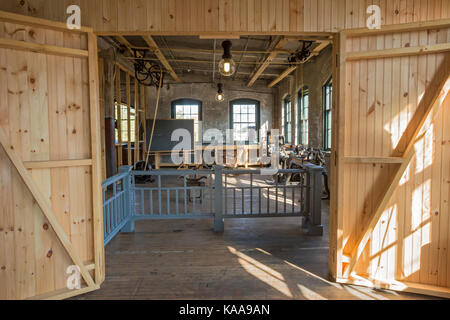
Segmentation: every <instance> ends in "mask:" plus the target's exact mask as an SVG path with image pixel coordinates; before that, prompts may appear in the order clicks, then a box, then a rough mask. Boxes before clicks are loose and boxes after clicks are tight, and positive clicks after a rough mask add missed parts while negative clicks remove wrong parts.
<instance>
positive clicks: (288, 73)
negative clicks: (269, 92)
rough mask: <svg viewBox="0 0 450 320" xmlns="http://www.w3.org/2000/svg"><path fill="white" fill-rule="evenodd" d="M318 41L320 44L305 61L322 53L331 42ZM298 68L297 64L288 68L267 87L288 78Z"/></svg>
mask: <svg viewBox="0 0 450 320" xmlns="http://www.w3.org/2000/svg"><path fill="white" fill-rule="evenodd" d="M317 42H319V45H318V46H317V47H316V48H314V50H312V52H311V55H310V56H309V57H308V58H307V59H306V60H305V61H304V62H303V63H306V62H308V61H309V60H310V59H311V58H312V57H315V56H318V55H319V54H320V52H321V51H322V50H323V49H325V47H326V46H328V45H329V44H330V42H331V41H330V40H318V41H317ZM296 69H297V66H292V67H289V68H287V69H286V70H284V71H283V72H282V73H281V74H280V75H279V76H278V77H276V78H275V79H274V80H273V81H272V82H271V83H269V85H268V86H267V87H268V88H272V87H273V86H274V85H276V84H277V83H279V82H280V81H281V80H283V79H284V78H286V77H287V76H288V75H290V74H291V73H292V72H293V71H294V70H296Z"/></svg>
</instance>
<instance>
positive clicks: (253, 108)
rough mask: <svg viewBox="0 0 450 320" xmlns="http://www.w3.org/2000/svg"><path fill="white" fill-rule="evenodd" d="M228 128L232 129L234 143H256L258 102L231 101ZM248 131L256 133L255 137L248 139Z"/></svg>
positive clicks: (257, 136)
mask: <svg viewBox="0 0 450 320" xmlns="http://www.w3.org/2000/svg"><path fill="white" fill-rule="evenodd" d="M230 126H231V129H234V130H233V132H234V141H235V142H245V143H257V142H258V141H259V102H258V101H256V100H249V99H240V100H234V101H231V106H230ZM249 129H254V130H255V131H256V137H254V139H252V140H250V139H249V134H248V133H249Z"/></svg>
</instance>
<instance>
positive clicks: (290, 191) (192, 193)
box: [102, 164, 323, 245]
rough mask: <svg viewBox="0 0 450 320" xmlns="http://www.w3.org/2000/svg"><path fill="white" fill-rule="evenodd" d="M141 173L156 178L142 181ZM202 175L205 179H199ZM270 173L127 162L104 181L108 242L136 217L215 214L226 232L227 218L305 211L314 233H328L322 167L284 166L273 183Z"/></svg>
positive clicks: (309, 229) (303, 214) (302, 214)
mask: <svg viewBox="0 0 450 320" xmlns="http://www.w3.org/2000/svg"><path fill="white" fill-rule="evenodd" d="M280 175H285V176H287V175H291V176H292V175H299V177H300V181H299V182H288V183H279V181H278V177H279V176H280ZM139 176H140V177H148V176H151V177H152V179H154V181H153V182H152V183H150V184H148V183H147V184H140V183H138V182H137V181H136V180H137V177H139ZM162 177H165V179H164V181H163V179H162ZM199 177H203V179H202V181H201V182H197V180H195V179H193V178H199ZM270 177H271V176H263V175H261V170H241V169H238V170H234V169H232V170H230V169H224V168H223V167H221V166H214V168H213V170H152V171H132V167H131V166H123V167H121V168H120V174H118V175H116V176H114V177H111V178H109V179H107V180H105V181H104V182H103V184H102V187H103V207H104V221H105V226H104V228H105V229H104V231H105V245H106V244H107V243H108V242H109V241H110V240H111V239H112V238H113V237H114V236H115V235H116V234H117V233H118V232H120V231H122V232H133V231H134V222H135V221H136V220H158V219H193V218H213V219H214V231H216V232H220V231H223V230H224V219H226V218H255V217H303V223H302V227H303V228H304V229H306V230H307V233H308V234H310V235H322V234H323V227H322V224H321V214H322V208H321V194H322V167H319V166H316V165H313V164H305V165H304V168H302V169H284V170H278V171H277V174H276V175H274V176H273V177H274V181H273V183H269V182H267V181H266V180H267V179H265V178H270ZM244 178H246V180H244ZM179 179H182V180H183V181H182V184H181V183H180V181H179ZM288 180H289V179H288ZM192 181H194V182H196V183H192ZM180 184H181V185H180Z"/></svg>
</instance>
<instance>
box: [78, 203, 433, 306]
mask: <svg viewBox="0 0 450 320" xmlns="http://www.w3.org/2000/svg"><path fill="white" fill-rule="evenodd" d="M324 206H325V208H324V210H323V221H324V225H325V236H323V237H309V236H306V235H302V234H301V228H300V219H299V218H259V219H258V218H254V219H235V220H233V219H229V220H226V221H225V232H224V234H215V233H214V232H213V231H212V221H211V220H178V221H167V220H165V221H164V220H163V221H141V222H137V223H136V232H135V233H134V234H119V235H118V236H117V237H116V238H114V239H113V240H112V241H111V242H110V244H108V246H107V247H106V280H105V282H104V283H103V285H102V287H101V289H100V290H98V291H95V292H91V293H88V294H85V295H83V296H79V297H77V298H76V299H427V298H429V297H424V296H419V295H413V294H407V293H395V292H388V291H380V290H372V289H368V288H363V287H358V286H344V285H340V284H335V283H331V282H329V281H328V280H327V279H328V277H327V274H328V266H327V260H328V207H327V203H324Z"/></svg>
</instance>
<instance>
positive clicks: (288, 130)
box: [282, 96, 292, 143]
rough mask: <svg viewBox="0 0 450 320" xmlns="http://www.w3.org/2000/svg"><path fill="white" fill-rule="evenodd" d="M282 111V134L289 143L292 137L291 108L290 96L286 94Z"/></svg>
mask: <svg viewBox="0 0 450 320" xmlns="http://www.w3.org/2000/svg"><path fill="white" fill-rule="evenodd" d="M283 106H284V107H283V111H284V114H283V116H282V118H283V119H284V125H283V127H284V130H283V135H284V139H285V140H286V143H291V137H292V108H291V97H290V96H287V97H286V98H285V99H284V101H283Z"/></svg>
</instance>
